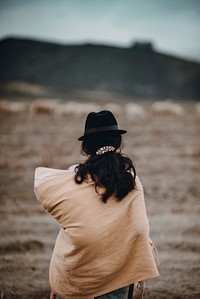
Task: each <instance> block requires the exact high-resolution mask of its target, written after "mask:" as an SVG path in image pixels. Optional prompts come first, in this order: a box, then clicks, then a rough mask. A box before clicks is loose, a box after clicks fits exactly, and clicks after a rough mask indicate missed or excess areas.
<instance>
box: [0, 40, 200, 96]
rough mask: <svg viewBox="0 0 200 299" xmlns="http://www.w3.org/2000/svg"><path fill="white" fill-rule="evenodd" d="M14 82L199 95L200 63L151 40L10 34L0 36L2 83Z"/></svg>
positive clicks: (74, 88)
mask: <svg viewBox="0 0 200 299" xmlns="http://www.w3.org/2000/svg"><path fill="white" fill-rule="evenodd" d="M11 81H21V82H28V83H33V84H39V85H47V86H52V87H54V88H60V89H65V90H69V89H70V90H103V91H111V92H120V93H126V94H131V95H136V96H141V97H154V98H155V97H157V98H166V97H168V98H177V99H178V98H180V99H199V98H200V84H199V82H200V64H198V63H195V62H190V61H186V60H183V59H179V58H176V57H173V56H170V55H166V54H162V53H158V52H156V51H155V50H154V49H153V47H152V45H151V44H148V43H143V44H141V43H135V44H134V45H133V46H132V47H130V48H119V47H110V46H103V45H92V44H84V45H59V44H53V43H47V42H41V41H34V40H29V39H18V38H7V39H4V40H1V41H0V83H1V84H2V83H6V82H11Z"/></svg>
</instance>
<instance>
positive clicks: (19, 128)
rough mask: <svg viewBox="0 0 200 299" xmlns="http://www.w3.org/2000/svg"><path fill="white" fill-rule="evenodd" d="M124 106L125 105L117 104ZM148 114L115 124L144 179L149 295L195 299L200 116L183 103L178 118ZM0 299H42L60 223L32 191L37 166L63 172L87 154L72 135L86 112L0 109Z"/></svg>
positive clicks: (199, 269) (198, 292) (199, 262)
mask: <svg viewBox="0 0 200 299" xmlns="http://www.w3.org/2000/svg"><path fill="white" fill-rule="evenodd" d="M121 105H122V106H123V104H121ZM151 105H152V103H150V102H142V106H143V107H144V108H145V109H146V111H147V115H146V116H145V117H143V118H142V119H134V118H132V119H131V118H129V119H126V117H125V115H124V114H123V113H122V114H121V115H119V116H118V121H119V124H120V126H121V127H122V128H124V129H127V130H128V134H126V136H124V149H123V152H124V153H126V154H128V155H129V156H130V157H131V158H132V159H133V161H134V163H135V166H136V169H137V173H138V175H139V176H140V179H141V181H142V183H143V186H144V190H145V199H146V206H147V213H148V217H149V221H150V226H151V238H152V239H153V241H154V242H155V244H156V245H157V248H158V250H159V254H160V267H159V269H160V276H159V277H158V278H156V279H153V280H151V281H148V282H147V283H146V297H145V298H149V299H156V298H157V299H161V298H167V299H170V298H174V299H175V298H176V299H178V298H186V299H195V298H196V299H197V298H200V281H199V278H200V238H199V236H200V217H199V214H200V117H198V116H197V114H196V113H195V110H194V106H195V104H194V103H187V102H184V103H182V104H181V105H182V106H183V107H184V108H185V114H184V115H183V116H172V115H153V113H152V112H151V109H150V108H151ZM0 117H1V123H0V138H1V139H0V153H1V156H0V171H1V180H0V184H1V185H0V195H1V198H0V298H1V299H14V298H15V299H28V298H29V299H33V298H35V299H36V298H40V299H45V298H46V299H47V298H48V296H49V282H48V267H49V261H50V258H51V254H52V250H53V246H54V243H55V239H56V235H57V233H58V229H59V228H58V226H57V224H56V222H55V221H54V220H53V219H52V218H51V217H50V216H49V215H48V214H46V213H45V212H44V211H43V210H42V209H41V207H40V206H39V204H38V202H37V201H36V198H35V196H34V193H33V176H34V169H35V168H36V167H37V166H47V167H52V168H62V169H65V168H67V167H68V166H70V165H71V164H74V163H77V162H80V161H82V160H83V159H85V157H83V156H81V154H80V143H79V142H78V141H77V138H78V137H79V136H80V135H81V134H82V130H83V124H84V120H85V115H80V116H74V115H73V114H71V115H68V116H64V115H63V116H59V117H58V116H53V115H46V114H38V115H32V116H30V115H29V114H28V113H26V112H22V113H14V114H13V113H11V114H5V113H1V115H0Z"/></svg>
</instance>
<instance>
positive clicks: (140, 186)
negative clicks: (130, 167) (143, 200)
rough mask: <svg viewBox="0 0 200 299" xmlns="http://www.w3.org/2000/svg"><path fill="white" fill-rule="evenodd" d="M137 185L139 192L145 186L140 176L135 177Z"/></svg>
mask: <svg viewBox="0 0 200 299" xmlns="http://www.w3.org/2000/svg"><path fill="white" fill-rule="evenodd" d="M135 183H136V188H137V190H143V186H142V183H141V180H140V178H139V176H138V175H136V177H135Z"/></svg>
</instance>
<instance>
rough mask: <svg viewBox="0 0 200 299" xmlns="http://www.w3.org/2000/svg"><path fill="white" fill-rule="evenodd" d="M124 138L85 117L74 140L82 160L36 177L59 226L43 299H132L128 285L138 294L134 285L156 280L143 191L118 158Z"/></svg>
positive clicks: (110, 123) (111, 125)
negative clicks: (47, 294)
mask: <svg viewBox="0 0 200 299" xmlns="http://www.w3.org/2000/svg"><path fill="white" fill-rule="evenodd" d="M125 133H126V131H125V130H121V129H119V127H118V124H117V121H116V119H115V117H114V115H113V114H112V113H111V112H110V111H106V110H104V111H100V112H97V113H95V112H91V113H89V115H88V116H87V119H86V123H85V132H84V135H83V136H81V137H80V138H79V139H78V140H79V141H82V151H83V152H84V153H85V154H86V155H87V156H88V159H87V160H86V161H85V162H84V163H81V164H78V165H76V166H72V167H70V168H69V169H68V170H56V169H49V168H43V167H39V168H37V169H36V172H35V194H36V196H37V198H38V200H39V202H40V203H41V205H42V207H43V208H44V209H46V210H47V212H49V213H50V214H51V215H52V216H53V217H54V218H55V219H56V220H57V222H58V223H59V225H60V232H59V235H58V237H57V240H56V244H55V248H54V252H53V255H52V259H51V264H50V285H51V288H52V292H51V298H63V299H81V298H82V299H92V298H98V299H109V298H110V299H114V298H117V299H125V298H133V297H132V296H133V284H134V283H136V282H139V284H138V286H139V287H140V289H141V293H143V283H142V281H144V280H146V279H149V278H153V277H156V276H157V275H158V270H157V266H156V262H155V259H154V253H153V250H152V243H151V241H150V239H149V224H148V219H147V215H146V209H145V203H144V197H143V188H142V185H141V183H140V180H139V178H138V177H137V176H136V171H135V168H134V165H133V163H132V161H131V160H130V159H129V158H128V157H126V156H124V155H122V154H121V153H120V146H121V142H122V140H121V135H122V134H125ZM137 290H138V288H137Z"/></svg>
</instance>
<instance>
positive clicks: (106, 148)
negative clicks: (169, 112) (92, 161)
mask: <svg viewBox="0 0 200 299" xmlns="http://www.w3.org/2000/svg"><path fill="white" fill-rule="evenodd" d="M114 151H115V147H114V146H112V145H107V146H103V147H100V148H99V149H98V150H97V151H96V155H97V156H100V155H103V154H105V153H107V152H114Z"/></svg>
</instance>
